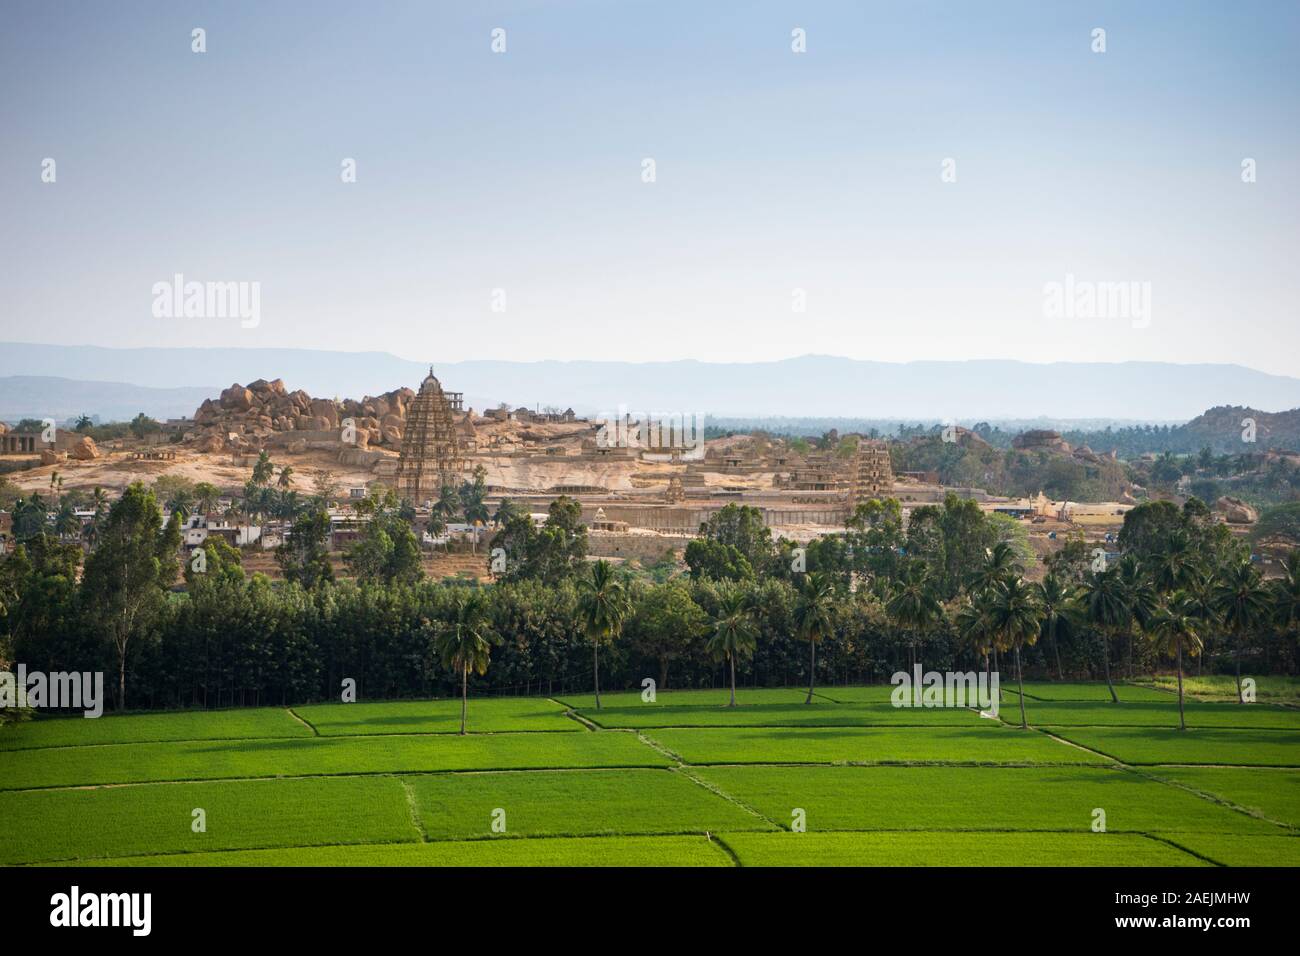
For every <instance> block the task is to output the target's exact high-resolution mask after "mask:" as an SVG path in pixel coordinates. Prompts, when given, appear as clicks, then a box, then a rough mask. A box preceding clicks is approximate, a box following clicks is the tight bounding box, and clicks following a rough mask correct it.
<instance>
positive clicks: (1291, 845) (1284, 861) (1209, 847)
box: [1158, 833, 1300, 866]
mask: <svg viewBox="0 0 1300 956" xmlns="http://www.w3.org/2000/svg"><path fill="white" fill-rule="evenodd" d="M1158 835H1160V834H1158ZM1163 836H1166V837H1167V839H1168V840H1169V841H1170V842H1171V843H1177V844H1178V845H1179V846H1181V847H1185V848H1186V849H1188V850H1190V851H1191V852H1193V853H1196V854H1198V855H1200V856H1203V857H1205V858H1206V859H1207V860H1210V861H1212V862H1214V863H1218V864H1219V865H1220V866H1300V836H1245V835H1243V834H1240V833H1171V834H1163Z"/></svg>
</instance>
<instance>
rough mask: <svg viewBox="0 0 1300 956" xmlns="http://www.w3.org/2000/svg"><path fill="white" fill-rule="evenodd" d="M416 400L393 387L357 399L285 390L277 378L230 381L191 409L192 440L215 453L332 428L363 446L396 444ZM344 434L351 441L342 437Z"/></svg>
mask: <svg viewBox="0 0 1300 956" xmlns="http://www.w3.org/2000/svg"><path fill="white" fill-rule="evenodd" d="M414 399H415V392H414V391H412V390H411V389H409V388H399V389H394V390H393V391H391V392H385V393H384V394H383V395H379V396H369V395H368V396H366V397H365V398H363V399H361V400H360V401H356V400H354V399H345V400H343V401H336V400H334V399H331V398H313V397H312V396H310V395H308V394H307V393H306V392H304V391H303V390H302V389H295V390H294V391H292V392H291V391H289V390H288V389H287V388H285V384H284V382H283V381H282V380H280V379H278V378H277V379H274V380H272V381H269V382H268V381H266V380H265V379H258V380H257V381H255V382H249V383H248V384H247V385H240V384H239V383H235V384H233V385H231V386H230V387H229V388H227V389H225V390H224V391H222V392H221V395H220V397H219V398H216V399H208V400H207V401H205V402H204V403H203V404H202V405H200V406H199V408H198V411H196V412H195V413H194V423H195V429H194V432H195V434H194V439H193V440H194V442H195V447H197V448H198V449H199V450H200V451H206V452H218V451H223V450H226V449H229V448H233V447H241V448H247V447H252V448H262V447H266V446H267V445H269V444H280V443H281V442H282V440H283V439H281V441H276V440H275V439H277V438H280V437H281V436H283V435H284V434H285V433H289V434H292V435H294V438H295V439H298V438H301V439H304V440H306V441H307V442H308V443H309V444H310V443H313V441H318V440H320V439H319V438H317V437H316V436H312V437H308V436H306V435H301V434H296V433H302V432H314V433H317V435H319V434H320V433H326V432H333V433H334V434H333V436H331V439H330V440H332V441H335V442H338V441H343V443H344V444H349V445H351V446H354V447H357V448H360V449H361V450H367V449H369V448H370V447H371V446H373V445H382V446H384V447H385V448H387V449H389V450H391V451H396V450H397V449H398V448H400V447H401V443H402V434H403V432H404V430H405V428H406V414H407V412H408V410H409V409H410V407H411V403H412V401H414ZM344 436H348V438H350V439H351V440H350V441H349V440H347V438H345V437H344Z"/></svg>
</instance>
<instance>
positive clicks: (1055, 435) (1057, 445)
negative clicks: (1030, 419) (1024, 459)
mask: <svg viewBox="0 0 1300 956" xmlns="http://www.w3.org/2000/svg"><path fill="white" fill-rule="evenodd" d="M1011 447H1012V448H1016V449H1019V450H1020V451H1053V452H1059V453H1060V454H1063V455H1068V454H1070V443H1069V442H1067V441H1066V440H1065V439H1064V438H1062V437H1061V433H1060V432H1054V431H1052V430H1050V429H1047V428H1032V429H1030V430H1029V431H1027V432H1021V433H1020V434H1019V435H1017V436H1016V437H1015V438H1013V439H1011Z"/></svg>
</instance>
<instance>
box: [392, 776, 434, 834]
mask: <svg viewBox="0 0 1300 956" xmlns="http://www.w3.org/2000/svg"><path fill="white" fill-rule="evenodd" d="M397 782H398V783H399V784H401V785H402V792H403V793H405V794H406V805H407V806H408V807H409V808H410V810H411V825H412V826H414V827H415V832H416V833H418V834H420V842H421V843H428V842H430V841H429V831H428V830H426V829H425V828H424V821H422V820H421V819H420V806H419V803H418V802H417V801H416V799H415V788H414V787H412V786H411V784H410V781H408V780H407V779H406V778H405V777H398V778H397Z"/></svg>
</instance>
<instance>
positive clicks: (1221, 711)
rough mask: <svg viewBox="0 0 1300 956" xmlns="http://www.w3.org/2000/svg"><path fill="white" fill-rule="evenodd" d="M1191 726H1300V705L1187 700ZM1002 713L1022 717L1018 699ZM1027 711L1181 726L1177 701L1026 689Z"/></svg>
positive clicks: (1091, 723)
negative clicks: (1065, 697)
mask: <svg viewBox="0 0 1300 956" xmlns="http://www.w3.org/2000/svg"><path fill="white" fill-rule="evenodd" d="M1184 711H1185V713H1186V715H1187V726H1188V727H1236V728H1241V729H1246V730H1267V729H1272V730H1300V710H1290V709H1288V708H1285V707H1273V706H1270V705H1268V704H1246V705H1242V704H1221V703H1205V702H1202V701H1191V700H1189V701H1186V703H1185V706H1184ZM1001 714H1002V719H1003V720H1006V721H1009V722H1012V723H1017V724H1018V723H1019V722H1020V703H1019V701H1017V700H1016V699H1015V698H1012V700H1011V701H1010V702H1003V704H1002V709H1001ZM1025 714H1026V716H1027V717H1028V718H1029V722H1030V723H1031V724H1033V725H1036V726H1039V727H1103V726H1105V727H1121V726H1132V727H1165V728H1177V727H1178V701H1177V699H1174V700H1167V701H1146V700H1143V701H1128V702H1121V703H1118V704H1114V703H1111V702H1110V701H1109V700H1106V701H1078V700H1073V701H1056V700H1054V701H1045V700H1032V699H1030V697H1029V694H1028V692H1026V693H1025Z"/></svg>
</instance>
